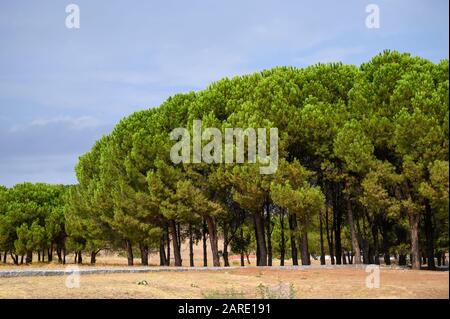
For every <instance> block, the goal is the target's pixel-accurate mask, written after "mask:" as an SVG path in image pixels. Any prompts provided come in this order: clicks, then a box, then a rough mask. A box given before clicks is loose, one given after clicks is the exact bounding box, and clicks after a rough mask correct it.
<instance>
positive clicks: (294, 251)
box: [289, 214, 298, 266]
mask: <svg viewBox="0 0 450 319" xmlns="http://www.w3.org/2000/svg"><path fill="white" fill-rule="evenodd" d="M296 228H297V222H296V220H295V216H294V215H292V214H289V231H290V240H291V255H292V265H294V266H298V257H297V245H296V244H295V229H296Z"/></svg>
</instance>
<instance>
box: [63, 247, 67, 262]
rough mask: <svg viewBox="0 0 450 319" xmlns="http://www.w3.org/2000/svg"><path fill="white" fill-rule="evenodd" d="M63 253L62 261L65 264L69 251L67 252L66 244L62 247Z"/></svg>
mask: <svg viewBox="0 0 450 319" xmlns="http://www.w3.org/2000/svg"><path fill="white" fill-rule="evenodd" d="M62 253H63V259H62V263H63V265H65V264H66V256H67V252H66V247H65V246H63V248H62Z"/></svg>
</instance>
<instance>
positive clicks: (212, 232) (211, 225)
mask: <svg viewBox="0 0 450 319" xmlns="http://www.w3.org/2000/svg"><path fill="white" fill-rule="evenodd" d="M206 224H207V225H208V233H209V242H210V244H211V253H212V257H213V266H214V267H220V259H219V248H218V247H219V246H218V238H217V228H216V221H215V219H214V217H212V216H206Z"/></svg>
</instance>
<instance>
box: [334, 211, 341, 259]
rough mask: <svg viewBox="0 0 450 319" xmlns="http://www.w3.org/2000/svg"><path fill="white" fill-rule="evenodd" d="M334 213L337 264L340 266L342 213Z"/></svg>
mask: <svg viewBox="0 0 450 319" xmlns="http://www.w3.org/2000/svg"><path fill="white" fill-rule="evenodd" d="M333 212H334V247H335V255H336V264H337V265H340V264H341V263H342V260H341V257H342V253H341V250H342V248H341V212H340V209H339V208H337V205H336V209H333Z"/></svg>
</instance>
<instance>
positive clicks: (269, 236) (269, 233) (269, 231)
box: [266, 200, 272, 266]
mask: <svg viewBox="0 0 450 319" xmlns="http://www.w3.org/2000/svg"><path fill="white" fill-rule="evenodd" d="M270 215H271V214H270V203H269V201H268V200H266V228H267V230H266V235H267V265H268V266H272V229H271V226H272V225H271V222H272V221H271V216H270Z"/></svg>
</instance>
